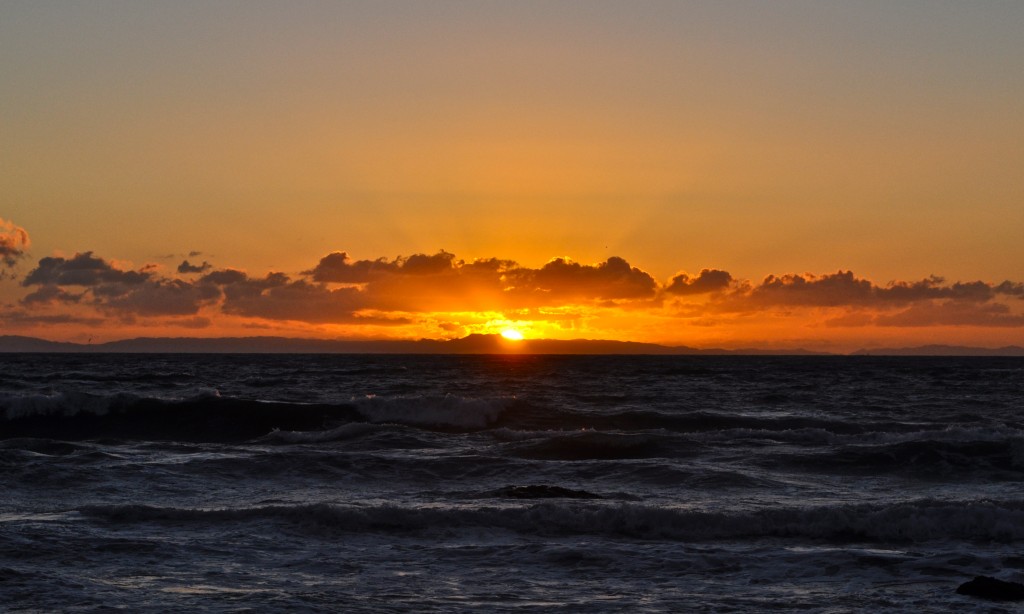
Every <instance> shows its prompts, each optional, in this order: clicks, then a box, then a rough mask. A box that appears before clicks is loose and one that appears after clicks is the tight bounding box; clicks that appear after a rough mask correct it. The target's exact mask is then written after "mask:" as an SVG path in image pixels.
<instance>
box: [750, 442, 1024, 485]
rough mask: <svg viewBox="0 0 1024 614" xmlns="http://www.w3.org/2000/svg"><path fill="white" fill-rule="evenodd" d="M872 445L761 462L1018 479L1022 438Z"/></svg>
mask: <svg viewBox="0 0 1024 614" xmlns="http://www.w3.org/2000/svg"><path fill="white" fill-rule="evenodd" d="M921 437H922V438H920V439H913V440H908V441H899V442H893V443H883V444H872V445H843V446H837V447H834V448H828V449H825V450H823V451H820V452H806V453H801V454H790V455H786V456H783V457H774V458H771V459H767V458H766V459H764V460H763V461H762V463H761V464H775V463H777V462H780V460H781V462H782V463H784V464H786V465H789V466H793V467H797V468H805V469H810V470H812V471H814V470H817V471H822V470H824V471H837V472H842V471H849V472H865V473H875V472H892V473H913V474H919V475H928V474H933V475H936V476H944V477H948V476H949V475H950V474H956V473H969V472H973V471H985V472H991V471H1002V472H1005V473H1007V474H1011V475H1013V474H1015V475H1016V477H1017V479H1020V478H1021V477H1024V439H1022V438H1021V437H1019V436H1015V437H1005V438H999V439H984V440H982V439H971V440H962V441H942V440H938V439H932V438H928V437H927V434H926V433H922V434H921Z"/></svg>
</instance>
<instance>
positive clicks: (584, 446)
mask: <svg viewBox="0 0 1024 614" xmlns="http://www.w3.org/2000/svg"><path fill="white" fill-rule="evenodd" d="M680 448H681V446H680V444H679V442H676V443H675V445H672V446H670V445H669V438H667V437H664V436H659V435H653V434H639V433H604V432H601V431H583V432H576V433H569V434H566V435H556V436H551V437H545V438H544V439H542V440H539V441H530V442H526V443H521V444H512V445H511V446H510V447H509V448H508V450H509V452H510V453H511V454H512V455H513V456H518V457H520V458H528V459H536V460H566V461H571V460H622V459H629V458H655V457H662V456H675V457H678V456H682V455H690V454H692V451H691V450H685V449H680Z"/></svg>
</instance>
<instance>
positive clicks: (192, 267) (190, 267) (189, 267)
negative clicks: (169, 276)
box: [178, 260, 213, 273]
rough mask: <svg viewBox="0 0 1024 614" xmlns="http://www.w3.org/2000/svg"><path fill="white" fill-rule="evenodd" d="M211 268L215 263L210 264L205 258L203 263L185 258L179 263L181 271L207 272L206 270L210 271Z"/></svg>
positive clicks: (179, 270)
mask: <svg viewBox="0 0 1024 614" xmlns="http://www.w3.org/2000/svg"><path fill="white" fill-rule="evenodd" d="M211 268H213V265H212V264H210V263H209V262H207V261H205V260H204V261H203V263H202V264H192V263H190V262H189V261H188V260H184V261H182V263H181V264H179V265H178V272H179V273H205V272H206V271H209V270H210V269H211Z"/></svg>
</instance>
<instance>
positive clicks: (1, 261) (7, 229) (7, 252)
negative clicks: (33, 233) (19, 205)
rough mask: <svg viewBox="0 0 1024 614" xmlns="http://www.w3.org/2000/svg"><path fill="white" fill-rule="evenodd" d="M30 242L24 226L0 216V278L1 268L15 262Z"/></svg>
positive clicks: (22, 255)
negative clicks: (16, 224)
mask: <svg viewBox="0 0 1024 614" xmlns="http://www.w3.org/2000/svg"><path fill="white" fill-rule="evenodd" d="M31 244H32V242H31V241H30V240H29V238H28V232H27V231H26V230H25V229H24V228H22V227H20V226H15V225H14V223H13V222H10V221H8V220H5V219H3V218H0V278H2V277H3V276H4V271H3V270H2V269H5V268H11V267H13V266H14V265H15V264H17V263H18V260H20V259H21V258H23V257H24V256H25V251H26V250H27V249H28V248H29V246H30V245H31Z"/></svg>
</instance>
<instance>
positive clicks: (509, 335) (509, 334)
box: [501, 328, 523, 341]
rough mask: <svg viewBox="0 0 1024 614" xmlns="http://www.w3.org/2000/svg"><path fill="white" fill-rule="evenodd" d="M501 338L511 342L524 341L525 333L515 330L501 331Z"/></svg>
mask: <svg viewBox="0 0 1024 614" xmlns="http://www.w3.org/2000/svg"><path fill="white" fill-rule="evenodd" d="M501 336H502V337H504V338H506V339H509V340H510V341H522V340H523V333H521V332H519V331H517V330H516V329H514V328H506V329H505V330H503V331H501Z"/></svg>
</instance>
